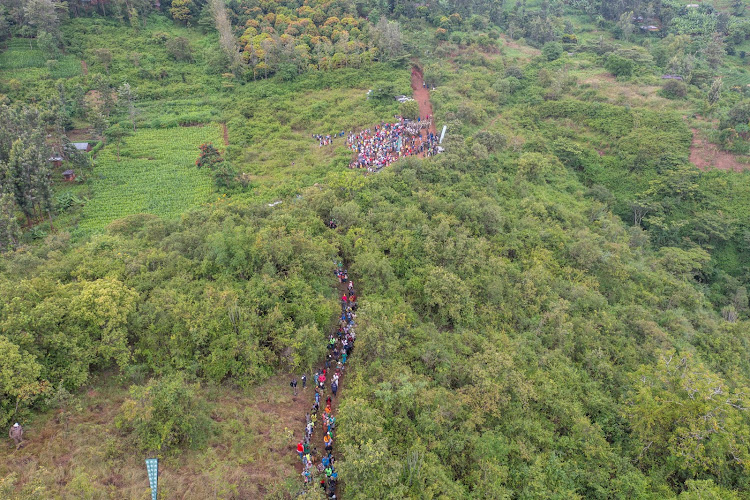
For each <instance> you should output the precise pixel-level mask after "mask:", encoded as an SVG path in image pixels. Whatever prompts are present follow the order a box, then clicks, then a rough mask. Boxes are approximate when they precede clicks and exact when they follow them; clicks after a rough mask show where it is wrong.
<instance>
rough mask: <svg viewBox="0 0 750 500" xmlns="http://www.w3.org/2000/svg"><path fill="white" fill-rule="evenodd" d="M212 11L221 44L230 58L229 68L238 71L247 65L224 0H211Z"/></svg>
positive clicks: (234, 71)
mask: <svg viewBox="0 0 750 500" xmlns="http://www.w3.org/2000/svg"><path fill="white" fill-rule="evenodd" d="M208 4H209V5H210V7H211V13H212V14H213V16H214V22H215V24H216V31H218V32H219V46H221V50H223V51H224V54H226V56H227V58H228V59H229V68H230V69H231V71H232V72H233V73H237V72H239V71H240V70H242V69H243V68H244V66H245V64H244V62H243V60H242V55H241V54H240V49H239V46H238V45H237V39H236V38H235V37H234V33H233V31H232V23H231V21H230V20H229V15H228V14H227V7H226V5H225V4H224V0H209V3H208Z"/></svg>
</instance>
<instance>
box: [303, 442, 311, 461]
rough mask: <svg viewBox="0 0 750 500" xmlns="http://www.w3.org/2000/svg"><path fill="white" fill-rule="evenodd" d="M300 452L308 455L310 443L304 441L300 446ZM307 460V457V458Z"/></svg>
mask: <svg viewBox="0 0 750 500" xmlns="http://www.w3.org/2000/svg"><path fill="white" fill-rule="evenodd" d="M302 451H303V452H304V453H305V455H310V443H309V442H307V441H305V443H304V444H303V445H302ZM308 460H309V457H308Z"/></svg>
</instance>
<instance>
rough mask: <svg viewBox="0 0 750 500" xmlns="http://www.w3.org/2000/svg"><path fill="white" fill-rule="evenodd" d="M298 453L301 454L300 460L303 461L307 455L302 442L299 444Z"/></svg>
mask: <svg viewBox="0 0 750 500" xmlns="http://www.w3.org/2000/svg"><path fill="white" fill-rule="evenodd" d="M297 453H299V458H300V460H302V457H303V456H304V454H305V447H304V445H303V444H302V441H300V442H299V443H297Z"/></svg>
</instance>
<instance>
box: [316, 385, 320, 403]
mask: <svg viewBox="0 0 750 500" xmlns="http://www.w3.org/2000/svg"><path fill="white" fill-rule="evenodd" d="M315 404H317V405H320V393H319V392H318V388H317V387H316V388H315Z"/></svg>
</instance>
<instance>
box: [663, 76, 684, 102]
mask: <svg viewBox="0 0 750 500" xmlns="http://www.w3.org/2000/svg"><path fill="white" fill-rule="evenodd" d="M661 92H662V95H663V96H664V97H666V98H667V99H682V98H683V97H685V96H687V85H686V84H685V82H683V81H680V80H667V81H666V82H665V83H664V85H663V86H662V88H661Z"/></svg>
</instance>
